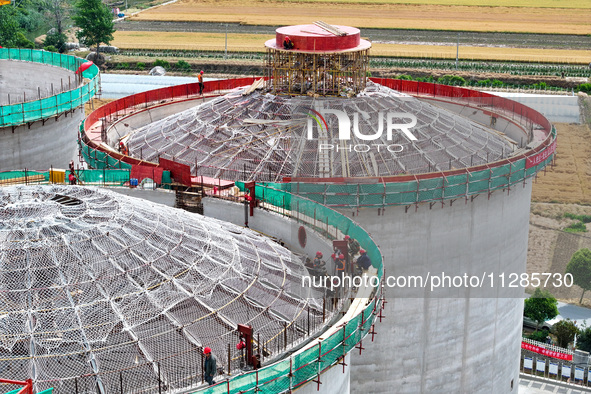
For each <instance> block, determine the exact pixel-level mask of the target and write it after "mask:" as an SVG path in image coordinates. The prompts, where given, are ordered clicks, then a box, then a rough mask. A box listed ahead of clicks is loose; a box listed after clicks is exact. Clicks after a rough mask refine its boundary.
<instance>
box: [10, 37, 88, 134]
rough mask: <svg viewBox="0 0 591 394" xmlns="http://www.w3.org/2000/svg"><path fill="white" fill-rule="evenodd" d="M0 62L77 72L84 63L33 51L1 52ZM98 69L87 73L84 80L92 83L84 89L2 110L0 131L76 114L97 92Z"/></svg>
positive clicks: (11, 50)
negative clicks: (9, 127)
mask: <svg viewBox="0 0 591 394" xmlns="http://www.w3.org/2000/svg"><path fill="white" fill-rule="evenodd" d="M0 60H15V61H16V60H18V61H27V62H35V63H42V64H47V65H50V66H55V67H61V68H65V69H68V70H70V71H76V70H77V69H78V67H80V65H81V64H82V63H85V62H86V60H85V59H81V58H78V57H75V56H69V55H63V54H60V53H54V52H47V51H39V50H33V49H16V48H0ZM98 74H99V69H98V67H97V66H95V65H92V66H91V67H89V68H88V69H86V70H85V71H84V72H83V73H82V76H83V77H84V78H87V79H89V81H88V82H86V83H85V84H84V85H82V86H80V87H78V88H76V89H72V90H69V91H66V92H60V93H58V94H55V95H53V96H50V97H45V98H42V99H40V100H33V101H28V102H25V103H18V104H11V105H3V106H0V127H6V126H18V125H21V124H24V123H28V122H34V121H37V120H41V119H45V118H48V117H51V116H54V115H58V114H60V113H62V112H65V111H69V110H73V109H75V108H77V107H79V106H81V105H83V104H84V103H86V102H88V101H89V100H90V99H91V98H92V97H93V96H94V95H95V93H96V91H97V89H98Z"/></svg>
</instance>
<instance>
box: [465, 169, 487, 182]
mask: <svg viewBox="0 0 591 394" xmlns="http://www.w3.org/2000/svg"><path fill="white" fill-rule="evenodd" d="M489 177H490V171H489V170H482V171H475V172H471V173H470V174H469V175H468V179H469V180H470V182H476V181H482V180H487V181H488V178H489Z"/></svg>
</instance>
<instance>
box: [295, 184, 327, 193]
mask: <svg viewBox="0 0 591 394" xmlns="http://www.w3.org/2000/svg"><path fill="white" fill-rule="evenodd" d="M324 189H325V184H324V183H295V184H293V185H292V193H294V194H304V193H324Z"/></svg>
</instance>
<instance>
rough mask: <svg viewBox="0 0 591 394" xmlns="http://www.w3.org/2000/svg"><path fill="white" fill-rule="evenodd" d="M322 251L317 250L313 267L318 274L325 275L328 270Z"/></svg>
mask: <svg viewBox="0 0 591 394" xmlns="http://www.w3.org/2000/svg"><path fill="white" fill-rule="evenodd" d="M322 257H323V255H322V252H320V251H318V252H316V257H314V261H313V265H312V266H313V268H314V271H315V272H316V274H317V275H320V276H325V275H326V274H327V272H326V263H325V262H324V260H322Z"/></svg>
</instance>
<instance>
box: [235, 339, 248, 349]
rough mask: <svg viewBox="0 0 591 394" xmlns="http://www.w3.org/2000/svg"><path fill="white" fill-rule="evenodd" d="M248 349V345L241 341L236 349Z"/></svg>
mask: <svg viewBox="0 0 591 394" xmlns="http://www.w3.org/2000/svg"><path fill="white" fill-rule="evenodd" d="M245 347H246V343H244V342H243V341H240V342H238V343H237V344H236V349H238V350H242V349H244V348H245Z"/></svg>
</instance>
